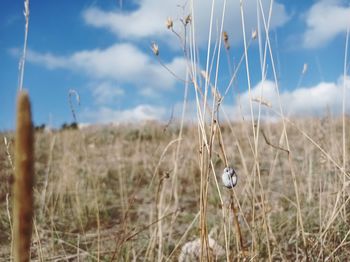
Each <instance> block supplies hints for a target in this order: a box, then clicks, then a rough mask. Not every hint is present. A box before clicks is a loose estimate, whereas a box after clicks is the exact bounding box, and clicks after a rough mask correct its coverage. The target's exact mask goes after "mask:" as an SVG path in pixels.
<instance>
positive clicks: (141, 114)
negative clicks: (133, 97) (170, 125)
mask: <svg viewBox="0 0 350 262" xmlns="http://www.w3.org/2000/svg"><path fill="white" fill-rule="evenodd" d="M166 113H167V110H166V108H164V107H160V106H153V105H146V104H142V105H138V106H136V107H134V108H130V109H124V110H114V109H112V108H109V107H100V108H99V109H97V110H96V111H95V110H86V111H85V112H83V113H82V119H83V120H84V121H86V122H90V123H91V122H92V123H104V124H106V123H134V122H138V123H139V122H143V121H148V120H162V119H163V118H164V117H165V116H166Z"/></svg>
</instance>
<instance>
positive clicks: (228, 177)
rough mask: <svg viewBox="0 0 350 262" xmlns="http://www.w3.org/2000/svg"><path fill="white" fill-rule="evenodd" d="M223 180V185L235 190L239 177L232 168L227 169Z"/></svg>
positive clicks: (222, 176)
mask: <svg viewBox="0 0 350 262" xmlns="http://www.w3.org/2000/svg"><path fill="white" fill-rule="evenodd" d="M221 179H222V183H223V184H224V186H225V187H227V188H233V187H234V186H235V185H236V184H237V175H236V172H235V170H234V169H233V168H232V167H225V169H224V172H223V173H222V175H221Z"/></svg>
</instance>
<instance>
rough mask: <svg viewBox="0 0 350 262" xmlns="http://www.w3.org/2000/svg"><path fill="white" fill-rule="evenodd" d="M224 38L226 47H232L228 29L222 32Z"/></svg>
mask: <svg viewBox="0 0 350 262" xmlns="http://www.w3.org/2000/svg"><path fill="white" fill-rule="evenodd" d="M222 38H223V39H224V44H225V48H226V49H227V50H228V49H230V43H229V41H228V34H227V32H226V31H224V32H222Z"/></svg>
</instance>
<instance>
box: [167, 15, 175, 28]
mask: <svg viewBox="0 0 350 262" xmlns="http://www.w3.org/2000/svg"><path fill="white" fill-rule="evenodd" d="M165 25H166V27H167V28H168V29H172V28H173V26H174V22H173V20H172V19H171V17H168V19H167V20H166V22H165Z"/></svg>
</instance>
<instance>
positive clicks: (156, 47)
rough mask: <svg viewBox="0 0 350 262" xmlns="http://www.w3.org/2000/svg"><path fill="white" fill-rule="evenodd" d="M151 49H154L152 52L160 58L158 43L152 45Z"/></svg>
mask: <svg viewBox="0 0 350 262" xmlns="http://www.w3.org/2000/svg"><path fill="white" fill-rule="evenodd" d="M151 49H152V52H153V54H154V55H155V56H158V55H159V47H158V45H157V44H156V43H154V42H153V43H152V44H151Z"/></svg>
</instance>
